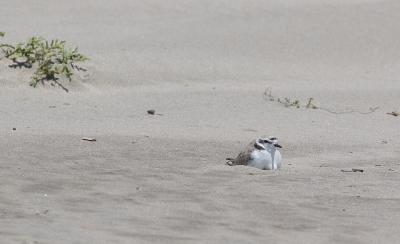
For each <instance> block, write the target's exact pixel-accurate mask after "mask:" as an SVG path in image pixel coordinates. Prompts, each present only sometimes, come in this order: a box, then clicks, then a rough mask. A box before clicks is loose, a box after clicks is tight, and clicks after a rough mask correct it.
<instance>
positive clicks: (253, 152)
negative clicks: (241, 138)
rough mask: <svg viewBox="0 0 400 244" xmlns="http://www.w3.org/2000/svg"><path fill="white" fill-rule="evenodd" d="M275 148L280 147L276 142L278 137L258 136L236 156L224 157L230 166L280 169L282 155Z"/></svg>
mask: <svg viewBox="0 0 400 244" xmlns="http://www.w3.org/2000/svg"><path fill="white" fill-rule="evenodd" d="M277 148H282V146H281V145H279V144H278V138H276V137H274V136H271V137H260V138H257V139H255V140H253V141H251V142H250V144H249V145H247V147H246V148H245V149H244V150H243V151H241V152H240V153H239V155H238V156H237V157H236V158H226V160H227V162H226V163H227V164H228V165H230V166H234V165H247V166H251V167H255V168H258V169H263V170H276V169H280V168H281V165H282V156H281V153H280V152H279V150H278V149H277Z"/></svg>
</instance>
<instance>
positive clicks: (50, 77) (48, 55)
mask: <svg viewBox="0 0 400 244" xmlns="http://www.w3.org/2000/svg"><path fill="white" fill-rule="evenodd" d="M3 34H4V33H3ZM65 44H66V42H65V41H60V40H51V41H46V40H44V39H43V38H41V37H32V38H30V39H29V40H28V41H27V42H26V43H18V44H17V45H15V46H13V45H10V44H0V48H1V50H2V51H3V53H4V56H5V57H6V58H8V59H10V60H12V61H13V65H10V67H14V68H16V67H19V68H21V67H26V68H31V67H32V66H33V65H35V66H36V67H37V69H36V71H35V72H34V74H33V76H32V77H31V82H30V85H31V86H33V87H36V86H37V85H38V84H39V83H42V84H44V82H45V81H48V82H50V84H51V85H58V86H59V87H61V88H62V89H64V90H65V91H67V92H68V90H67V89H66V88H65V87H64V86H63V85H62V84H61V83H60V82H58V79H59V78H61V77H66V78H67V79H68V80H69V81H71V79H72V76H73V74H74V73H73V70H83V71H84V70H85V69H83V68H81V67H79V66H78V65H77V64H76V63H77V62H83V61H86V60H88V58H87V57H85V56H84V55H82V54H80V53H79V52H78V49H77V48H75V49H69V48H67V47H66V46H65Z"/></svg>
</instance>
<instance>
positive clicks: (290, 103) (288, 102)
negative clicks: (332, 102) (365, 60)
mask: <svg viewBox="0 0 400 244" xmlns="http://www.w3.org/2000/svg"><path fill="white" fill-rule="evenodd" d="M264 99H265V100H266V101H269V102H277V103H279V104H282V105H283V106H285V107H286V108H290V107H295V108H305V109H319V110H323V111H326V112H328V113H332V114H348V113H359V114H370V113H373V112H375V111H376V110H378V109H379V107H370V108H369V110H368V111H365V112H361V111H357V110H353V109H350V110H343V111H335V110H331V109H328V108H324V107H321V106H316V105H315V104H314V103H313V102H314V98H312V97H310V98H308V100H307V103H306V104H304V103H301V102H300V100H298V99H295V100H292V99H290V98H288V97H285V98H284V99H281V98H279V97H278V98H275V96H273V95H272V89H271V88H270V87H268V88H267V89H265V91H264ZM388 114H391V115H393V116H400V114H398V113H397V112H392V113H388Z"/></svg>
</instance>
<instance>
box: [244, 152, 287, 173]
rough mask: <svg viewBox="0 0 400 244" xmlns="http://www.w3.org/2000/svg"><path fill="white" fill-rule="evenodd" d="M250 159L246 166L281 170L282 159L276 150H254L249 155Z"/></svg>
mask: <svg viewBox="0 0 400 244" xmlns="http://www.w3.org/2000/svg"><path fill="white" fill-rule="evenodd" d="M251 158H252V159H251V160H250V161H249V162H248V163H247V165H248V166H251V167H255V168H259V169H266V170H271V169H280V168H281V161H282V157H281V153H280V152H279V151H278V150H274V151H271V150H255V151H253V152H252V153H251Z"/></svg>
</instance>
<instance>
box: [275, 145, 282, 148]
mask: <svg viewBox="0 0 400 244" xmlns="http://www.w3.org/2000/svg"><path fill="white" fill-rule="evenodd" d="M274 146H275V147H279V148H282V146H281V145H279V144H274Z"/></svg>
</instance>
